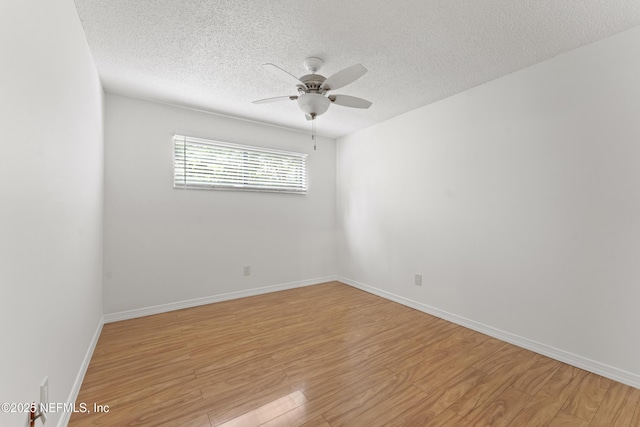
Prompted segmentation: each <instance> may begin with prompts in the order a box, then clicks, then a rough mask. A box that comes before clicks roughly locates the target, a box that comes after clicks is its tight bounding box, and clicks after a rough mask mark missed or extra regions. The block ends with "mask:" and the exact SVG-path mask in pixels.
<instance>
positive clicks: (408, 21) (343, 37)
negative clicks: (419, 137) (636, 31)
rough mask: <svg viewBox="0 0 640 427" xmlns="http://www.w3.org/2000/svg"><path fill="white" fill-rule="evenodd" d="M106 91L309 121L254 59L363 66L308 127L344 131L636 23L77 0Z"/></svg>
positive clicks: (606, 16) (297, 66)
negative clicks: (361, 105)
mask: <svg viewBox="0 0 640 427" xmlns="http://www.w3.org/2000/svg"><path fill="white" fill-rule="evenodd" d="M75 2H76V6H77V9H78V13H79V16H80V19H81V21H82V24H83V26H84V29H85V32H86V35H87V40H88V42H89V46H90V48H91V51H92V54H93V57H94V60H95V63H96V66H97V69H98V73H99V75H100V78H101V80H102V83H103V85H104V88H105V90H106V91H108V92H115V93H119V94H124V95H130V96H134V97H140V98H144V99H150V100H155V101H160V102H164V103H170V104H174V105H180V106H186V107H191V108H197V109H202V110H207V111H212V112H216V113H222V114H226V115H231V116H236V117H242V118H246V119H251V120H255V121H260V122H266V123H271V124H276V125H280V126H285V127H289V128H295V129H302V130H307V131H308V130H309V129H310V124H309V122H307V121H306V120H305V118H304V115H303V114H302V113H301V112H300V111H299V109H298V107H297V104H296V103H295V102H292V101H285V102H281V103H275V104H262V105H254V104H252V103H251V101H254V100H257V99H261V98H268V97H273V96H279V95H294V94H296V92H295V90H294V88H293V87H290V86H289V85H287V83H286V82H283V81H281V80H279V79H277V78H276V77H274V76H273V75H271V74H269V73H267V72H266V71H265V70H263V69H262V67H261V64H263V63H267V62H271V63H274V64H276V65H278V66H280V67H282V68H284V69H285V70H288V71H289V72H290V73H292V74H294V75H296V76H297V77H300V76H301V75H303V74H307V72H306V70H305V69H304V68H303V66H302V61H303V60H304V59H305V58H306V57H309V56H319V57H321V58H323V59H324V60H325V64H324V67H323V68H322V70H320V72H319V73H320V74H323V75H324V76H327V77H328V76H329V75H331V74H333V73H335V72H337V71H340V70H341V69H343V68H346V67H348V66H350V65H353V64H356V63H361V64H363V65H364V66H365V67H366V68H367V69H368V70H369V72H368V73H367V74H365V75H364V76H363V77H362V78H360V79H359V80H358V81H356V82H355V83H353V84H351V85H349V86H346V87H344V88H342V89H339V90H337V91H335V92H336V93H339V94H345V95H352V96H358V97H362V98H366V99H368V100H370V101H372V102H373V106H372V107H371V108H370V109H369V110H356V109H351V108H346V107H342V106H338V105H332V106H331V108H330V109H329V111H328V112H327V113H325V114H324V115H322V116H320V117H319V118H318V133H319V134H321V135H325V136H330V137H338V136H342V135H346V134H349V133H351V132H354V131H356V130H358V129H362V128H364V127H367V126H370V125H372V124H374V123H378V122H381V121H384V120H386V119H389V118H391V117H394V116H397V115H399V114H401V113H403V112H406V111H409V110H412V109H415V108H417V107H420V106H423V105H426V104H429V103H432V102H434V101H437V100H439V99H442V98H445V97H448V96H451V95H453V94H456V93H459V92H462V91H464V90H466V89H469V88H471V87H474V86H477V85H480V84H482V83H484V82H487V81H489V80H493V79H495V78H498V77H500V76H503V75H505V74H508V73H511V72H513V71H516V70H519V69H521V68H524V67H527V66H529V65H531V64H534V63H537V62H540V61H543V60H545V59H548V58H551V57H553V56H555V55H558V54H560V53H563V52H567V51H569V50H571V49H574V48H577V47H579V46H583V45H586V44H588V43H591V42H594V41H596V40H599V39H602V38H604V37H607V36H609V35H612V34H615V33H619V32H621V31H624V30H626V29H628V28H631V27H634V26H636V25H640V1H638V0H484V1H482V0H479V1H464V0H395V1H393V2H391V1H388V0H349V1H344V0H343V1H337V0H327V1H301V0H226V1H219V0H136V1H131V0H75Z"/></svg>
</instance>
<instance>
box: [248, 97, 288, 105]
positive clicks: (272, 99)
mask: <svg viewBox="0 0 640 427" xmlns="http://www.w3.org/2000/svg"><path fill="white" fill-rule="evenodd" d="M296 99H298V97H297V96H274V97H273V98H265V99H258V100H257V101H253V104H268V103H270V102H278V101H289V100H290V101H293V100H296Z"/></svg>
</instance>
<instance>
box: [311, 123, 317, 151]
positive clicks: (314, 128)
mask: <svg viewBox="0 0 640 427" xmlns="http://www.w3.org/2000/svg"><path fill="white" fill-rule="evenodd" d="M311 140H312V141H313V151H316V118H315V117H314V118H313V119H312V120H311Z"/></svg>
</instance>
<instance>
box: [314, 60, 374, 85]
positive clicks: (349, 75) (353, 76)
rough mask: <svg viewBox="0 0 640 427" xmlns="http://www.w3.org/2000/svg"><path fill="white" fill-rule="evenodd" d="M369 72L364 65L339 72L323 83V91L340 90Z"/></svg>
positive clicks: (357, 65)
mask: <svg viewBox="0 0 640 427" xmlns="http://www.w3.org/2000/svg"><path fill="white" fill-rule="evenodd" d="M366 72H367V69H366V68H364V66H363V65H362V64H356V65H352V66H351V67H348V68H345V69H344V70H342V71H338V72H337V73H335V74H334V75H332V76H331V77H329V78H328V79H327V80H325V81H324V83H322V89H326V90H334V89H340V88H341V87H343V86H346V85H348V84H350V83H353V82H355V81H356V80H358V79H359V78H360V77H362V76H363V75H364V73H366Z"/></svg>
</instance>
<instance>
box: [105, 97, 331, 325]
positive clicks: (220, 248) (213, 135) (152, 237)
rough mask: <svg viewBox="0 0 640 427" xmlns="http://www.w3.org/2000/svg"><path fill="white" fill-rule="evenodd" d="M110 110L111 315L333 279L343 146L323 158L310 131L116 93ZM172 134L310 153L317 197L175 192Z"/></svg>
mask: <svg viewBox="0 0 640 427" xmlns="http://www.w3.org/2000/svg"><path fill="white" fill-rule="evenodd" d="M105 105H106V107H105V108H106V120H105V258H104V259H105V261H104V262H105V267H104V268H105V313H117V312H122V311H127V310H132V309H141V308H145V307H151V306H155V305H161V304H168V303H174V302H178V301H185V300H190V299H194V298H203V297H210V296H216V295H221V294H226V293H230V292H237V291H245V290H249V289H254V288H259V287H264V286H270V285H280V284H285V283H290V282H300V281H309V280H311V281H313V280H315V279H318V278H325V277H327V276H332V277H334V276H335V272H336V261H335V140H333V139H326V138H321V139H319V142H318V149H317V151H313V145H312V142H311V137H310V135H309V134H306V133H301V132H295V131H291V130H286V129H282V128H277V127H273V126H266V125H262V124H258V123H253V122H249V121H243V120H238V119H233V118H230V117H224V116H219V115H214V114H207V113H203V112H198V111H194V110H188V109H182V108H177V107H172V106H167V105H161V104H156V103H152V102H147V101H141V100H137V99H133V98H128V97H123V96H119V95H113V94H107V95H106V104H105ZM174 133H182V134H186V135H189V136H196V137H202V138H208V139H216V140H221V141H228V142H236V143H240V144H248V145H258V146H264V147H271V148H277V149H283V150H287V151H296V152H305V153H308V157H307V168H308V177H309V178H308V179H309V180H308V183H309V192H308V194H306V195H295V194H278V193H256V192H236V191H207V190H177V189H174V188H173V140H172V137H173V135H174ZM244 265H250V266H251V269H252V274H251V276H243V266H244Z"/></svg>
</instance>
